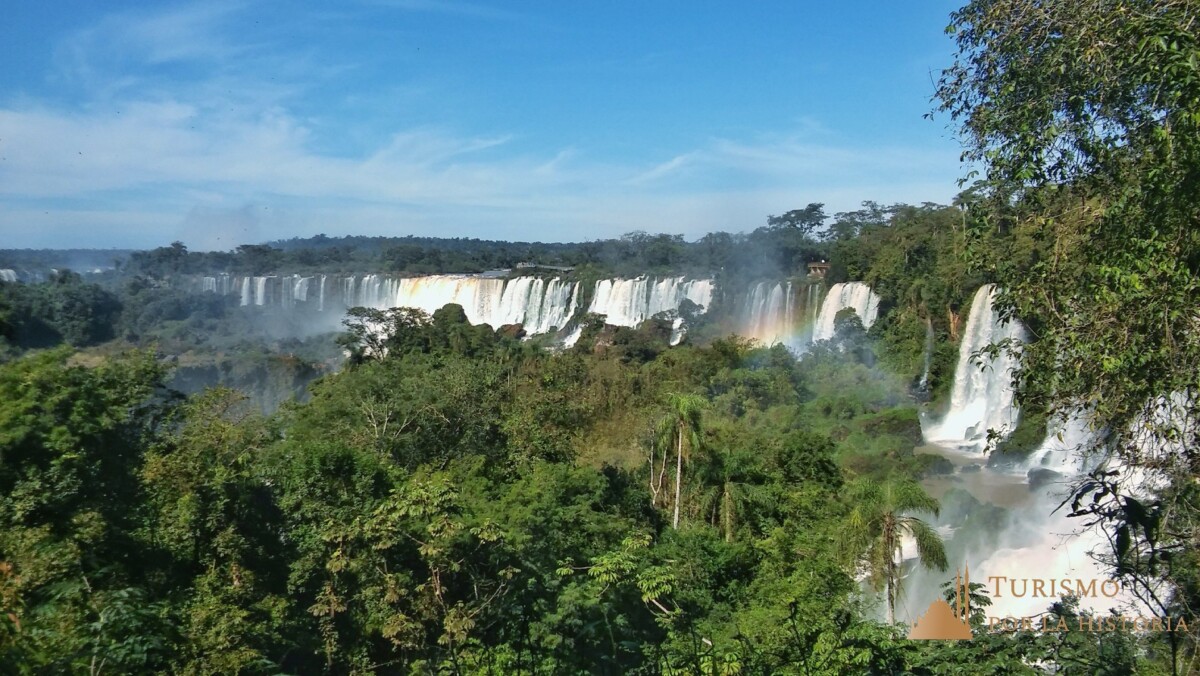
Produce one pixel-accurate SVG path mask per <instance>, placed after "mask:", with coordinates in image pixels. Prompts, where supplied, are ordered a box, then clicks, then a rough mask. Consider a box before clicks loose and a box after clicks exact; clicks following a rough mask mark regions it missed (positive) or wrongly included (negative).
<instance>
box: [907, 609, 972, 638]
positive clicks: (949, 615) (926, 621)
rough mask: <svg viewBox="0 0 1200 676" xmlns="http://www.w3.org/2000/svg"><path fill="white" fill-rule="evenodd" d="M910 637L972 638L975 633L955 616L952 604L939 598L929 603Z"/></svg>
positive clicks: (909, 633) (909, 634)
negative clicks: (927, 608)
mask: <svg viewBox="0 0 1200 676" xmlns="http://www.w3.org/2000/svg"><path fill="white" fill-rule="evenodd" d="M908 637H909V638H910V639H923V640H959V639H964V640H970V639H971V638H973V635H972V634H971V627H970V626H969V625H968V624H967V623H966V622H963V621H962V620H960V619H959V618H957V617H955V615H954V610H952V609H951V608H950V604H949V603H946V602H945V601H943V600H942V599H938V600H936V601H934V602H933V603H931V604H929V610H926V611H925V614H924V615H922V616H921V617H920V618H919V619H918V620H917V622H916V624H914V625H913V628H912V631H910V632H908Z"/></svg>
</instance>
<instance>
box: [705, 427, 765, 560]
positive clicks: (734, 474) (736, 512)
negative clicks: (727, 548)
mask: <svg viewBox="0 0 1200 676" xmlns="http://www.w3.org/2000/svg"><path fill="white" fill-rule="evenodd" d="M704 450H705V453H704V457H703V464H702V466H701V468H700V477H699V483H700V488H699V491H698V493H697V496H698V498H699V502H700V511H701V512H702V513H705V512H707V513H708V514H709V520H710V521H711V522H712V525H713V526H719V527H720V529H721V532H722V533H723V534H724V536H725V541H726V542H733V540H734V531H735V529H736V527H737V523H738V521H739V520H740V519H741V517H744V516H746V514H747V513H749V512H750V511H751V510H752V509H754V508H758V507H762V506H763V505H766V504H768V503H769V502H770V494H769V492H768V490H767V488H766V487H765V486H764V483H765V478H764V477H763V476H762V473H761V468H760V467H759V466H758V465H757V464H756V463H755V458H753V457H751V456H748V455H746V454H745V453H738V452H736V451H729V450H721V449H717V448H706V449H704Z"/></svg>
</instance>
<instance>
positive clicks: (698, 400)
mask: <svg viewBox="0 0 1200 676" xmlns="http://www.w3.org/2000/svg"><path fill="white" fill-rule="evenodd" d="M704 405H705V402H704V398H703V397H699V396H696V395H694V394H679V393H676V392H672V393H671V394H669V395H668V396H667V409H668V413H667V415H666V416H665V417H664V418H663V419H662V421H661V422H660V423H659V426H658V439H657V442H658V443H657V445H658V446H659V447H660V448H662V449H663V459H662V468H661V469H660V470H659V473H658V480H657V484H656V483H655V477H654V452H653V450H652V451H651V454H650V484H651V492H652V493H654V494H655V495H657V494H658V492H659V491H660V490H661V489H662V479H663V476H664V475H665V474H666V466H667V457H668V455H669V454H670V451H669V450H668V449H670V447H671V446H674V447H675V502H674V505H673V511H674V513H673V515H672V516H671V527H672V528H676V529H678V528H679V503H680V499H681V498H682V486H683V455H684V449H685V447H686V448H687V449H688V451H689V452H691V451H695V450H697V449H699V448H700V432H701V429H702V427H701V412H702V411H703V410H704Z"/></svg>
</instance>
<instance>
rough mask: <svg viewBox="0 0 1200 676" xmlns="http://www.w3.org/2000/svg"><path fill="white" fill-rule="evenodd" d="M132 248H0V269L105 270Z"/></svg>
mask: <svg viewBox="0 0 1200 676" xmlns="http://www.w3.org/2000/svg"><path fill="white" fill-rule="evenodd" d="M131 253H133V249H0V270H4V269H11V270H29V271H34V272H39V273H43V274H44V273H47V272H49V271H50V270H53V269H58V270H75V271H76V272H84V271H88V270H95V269H101V270H106V269H109V268H113V267H116V266H118V265H120V264H121V263H122V262H124V261H125V260H127V259H128V258H129V255H130V254H131Z"/></svg>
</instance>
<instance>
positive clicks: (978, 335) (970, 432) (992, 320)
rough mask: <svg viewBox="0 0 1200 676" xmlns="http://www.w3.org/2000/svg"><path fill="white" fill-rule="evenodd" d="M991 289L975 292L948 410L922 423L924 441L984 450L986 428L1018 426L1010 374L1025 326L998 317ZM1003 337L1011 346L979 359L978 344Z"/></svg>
mask: <svg viewBox="0 0 1200 676" xmlns="http://www.w3.org/2000/svg"><path fill="white" fill-rule="evenodd" d="M995 294H996V289H995V287H993V286H992V285H990V284H988V285H986V286H982V287H980V288H979V290H978V291H977V292H975V299H974V300H973V301H971V314H970V315H969V317H968V318H967V327H966V330H965V331H964V333H963V337H962V344H961V346H960V347H959V353H958V366H957V367H956V368H955V371H954V387H953V389H952V390H951V392H950V409H949V410H948V411H947V412H946V415H945V417H944V418H942V419H941V420H940V421H939V422H937V423H935V424H931V425H927V426H926V428H925V438H926V440H929V441H931V442H933V443H938V444H942V445H958V446H962V447H965V448H970V449H972V450H975V451H982V450H984V448H986V446H987V436H988V430H994V431H996V432H997V433H1000V434H1004V435H1006V434H1007V433H1008V432H1011V431H1012V430H1013V429H1014V428H1015V427H1016V425H1017V417H1018V415H1019V412H1018V411H1017V408H1016V406H1014V405H1013V389H1012V376H1013V372H1014V371H1015V370H1016V368H1017V366H1018V358H1019V357H1018V349H1019V343H1021V342H1023V341H1024V339H1025V329H1024V327H1022V326H1021V324H1020V322H1017V321H1011V322H1001V320H1000V315H999V313H997V312H996V310H995V309H994V308H993V307H992V300H993V298H994V297H995ZM1005 342H1007V343H1008V344H1009V347H1007V348H1005V347H1002V348H1001V349H1000V351H999V353H998V354H997V355H996V356H995V358H993V359H986V358H985V360H984V361H983V362H982V363H977V361H978V358H979V355H978V353H979V351H980V350H981V349H983V348H986V347H988V346H989V345H997V344H1001V343H1005Z"/></svg>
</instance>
